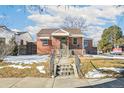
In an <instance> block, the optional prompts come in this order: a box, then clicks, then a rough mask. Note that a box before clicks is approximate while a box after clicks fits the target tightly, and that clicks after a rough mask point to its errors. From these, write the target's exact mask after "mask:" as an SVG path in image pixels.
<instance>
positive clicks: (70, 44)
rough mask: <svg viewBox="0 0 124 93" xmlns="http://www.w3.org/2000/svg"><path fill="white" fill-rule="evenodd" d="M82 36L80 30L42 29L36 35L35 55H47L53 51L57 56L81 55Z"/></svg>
mask: <svg viewBox="0 0 124 93" xmlns="http://www.w3.org/2000/svg"><path fill="white" fill-rule="evenodd" d="M82 43H83V35H82V33H81V31H80V29H42V30H40V31H39V33H37V53H38V54H49V53H51V50H52V49H54V50H55V52H56V53H57V54H61V55H65V56H66V55H69V54H73V52H75V53H76V54H79V55H82V53H83V46H82Z"/></svg>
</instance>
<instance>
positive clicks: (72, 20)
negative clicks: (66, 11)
mask: <svg viewBox="0 0 124 93" xmlns="http://www.w3.org/2000/svg"><path fill="white" fill-rule="evenodd" d="M87 26H88V25H87V24H86V19H84V18H82V17H71V16H67V17H65V19H64V22H63V24H62V27H64V28H79V29H81V31H82V32H83V31H84V30H86V29H87Z"/></svg>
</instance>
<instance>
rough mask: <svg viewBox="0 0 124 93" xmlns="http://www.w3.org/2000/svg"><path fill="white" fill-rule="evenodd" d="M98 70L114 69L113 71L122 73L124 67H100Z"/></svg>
mask: <svg viewBox="0 0 124 93" xmlns="http://www.w3.org/2000/svg"><path fill="white" fill-rule="evenodd" d="M99 69H100V70H104V71H108V70H111V71H114V72H117V73H122V72H124V68H114V67H109V68H107V67H102V68H99Z"/></svg>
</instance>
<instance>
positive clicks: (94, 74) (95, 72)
mask: <svg viewBox="0 0 124 93" xmlns="http://www.w3.org/2000/svg"><path fill="white" fill-rule="evenodd" d="M98 69H99V70H103V71H108V70H111V71H114V72H117V73H122V72H124V68H114V67H109V68H107V67H102V68H98ZM106 76H112V75H111V74H105V73H101V72H100V71H98V70H95V69H93V70H92V71H89V72H88V73H87V74H85V77H87V78H102V77H106Z"/></svg>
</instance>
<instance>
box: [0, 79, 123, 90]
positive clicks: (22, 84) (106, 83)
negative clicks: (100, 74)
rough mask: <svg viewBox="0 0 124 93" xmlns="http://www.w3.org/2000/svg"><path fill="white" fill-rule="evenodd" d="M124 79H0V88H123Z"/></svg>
mask: <svg viewBox="0 0 124 93" xmlns="http://www.w3.org/2000/svg"><path fill="white" fill-rule="evenodd" d="M123 82H124V78H119V79H115V78H113V79H112V78H107V79H74V78H70V79H69V78H56V79H52V78H31V77H26V78H0V88H87V87H88V88H123V87H124V83H123Z"/></svg>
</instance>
